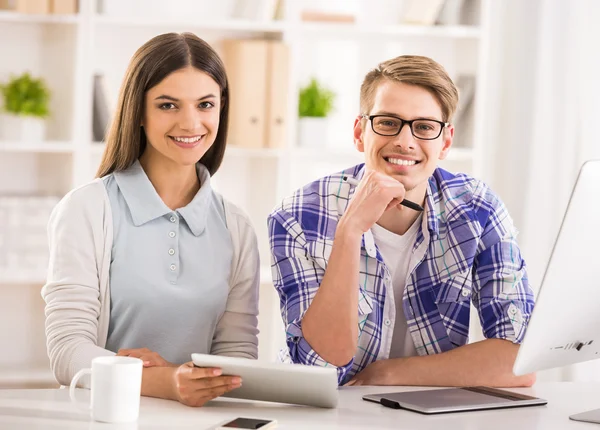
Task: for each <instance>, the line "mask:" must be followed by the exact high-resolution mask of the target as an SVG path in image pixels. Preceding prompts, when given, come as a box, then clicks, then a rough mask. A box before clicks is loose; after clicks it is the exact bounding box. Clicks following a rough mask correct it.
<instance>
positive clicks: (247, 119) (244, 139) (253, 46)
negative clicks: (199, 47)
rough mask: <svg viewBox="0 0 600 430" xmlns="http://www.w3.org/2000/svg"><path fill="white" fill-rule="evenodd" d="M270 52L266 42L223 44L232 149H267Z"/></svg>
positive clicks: (226, 41) (229, 42)
mask: <svg viewBox="0 0 600 430" xmlns="http://www.w3.org/2000/svg"><path fill="white" fill-rule="evenodd" d="M267 52H268V45H267V41H266V40H240V39H230V40H225V41H223V62H224V64H225V70H226V71H227V76H228V78H229V98H230V103H229V134H228V140H229V142H230V143H231V145H234V146H239V147H244V148H262V147H264V146H265V110H266V101H267V100H266V98H267V91H266V89H267V88H266V87H267V82H266V79H265V77H266V75H267Z"/></svg>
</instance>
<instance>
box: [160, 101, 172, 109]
mask: <svg viewBox="0 0 600 430" xmlns="http://www.w3.org/2000/svg"><path fill="white" fill-rule="evenodd" d="M158 108H159V109H162V110H170V109H175V105H174V104H173V103H163V104H161V105H160V106H159V107H158Z"/></svg>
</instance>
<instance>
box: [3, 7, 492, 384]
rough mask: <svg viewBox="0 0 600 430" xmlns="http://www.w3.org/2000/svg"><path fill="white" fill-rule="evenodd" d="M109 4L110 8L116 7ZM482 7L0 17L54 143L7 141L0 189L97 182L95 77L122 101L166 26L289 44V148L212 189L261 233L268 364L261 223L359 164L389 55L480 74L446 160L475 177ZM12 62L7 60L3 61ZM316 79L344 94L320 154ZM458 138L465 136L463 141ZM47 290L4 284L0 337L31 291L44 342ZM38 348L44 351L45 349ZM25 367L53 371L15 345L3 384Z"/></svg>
mask: <svg viewBox="0 0 600 430" xmlns="http://www.w3.org/2000/svg"><path fill="white" fill-rule="evenodd" d="M106 1H107V0H104V2H106ZM109 1H110V2H111V4H113V8H114V4H118V3H119V2H116V1H113V0H109ZM248 1H250V0H248ZM373 1H375V0H373ZM377 1H379V2H381V1H386V0H377ZM466 1H477V0H466ZM480 1H481V2H482V3H481V4H482V6H481V13H480V23H481V24H480V25H479V26H476V27H474V26H430V27H428V26H416V25H394V24H392V23H388V22H379V21H376V22H368V20H367V19H366V18H365V19H364V20H362V19H359V20H358V21H357V23H356V24H326V23H304V22H301V21H300V18H299V17H300V8H301V6H302V1H300V0H299V1H287V2H286V3H285V4H286V8H285V12H284V16H285V19H283V20H281V21H272V22H263V21H251V20H246V19H232V18H227V17H223V16H218V17H211V16H210V15H209V14H208V13H204V14H201V15H194V14H193V13H190V11H189V10H188V9H186V8H180V11H181V13H180V15H179V16H175V13H173V14H171V15H170V16H166V17H162V16H158V17H151V16H139V15H136V16H132V15H131V14H128V13H127V12H124V13H122V14H118V13H116V14H115V13H113V14H112V15H105V14H102V13H99V6H98V4H97V2H96V0H80V2H79V3H80V12H79V14H78V15H75V16H53V15H40V16H36V15H23V14H16V13H12V12H5V11H0V58H3V61H2V62H0V82H1V81H3V80H5V79H6V78H8V77H9V75H10V74H11V73H20V72H23V71H25V70H29V71H30V72H32V73H33V74H34V75H37V76H42V77H44V78H45V79H46V81H47V82H48V84H49V86H50V88H51V90H52V104H51V110H52V117H51V118H50V120H49V122H48V136H47V138H48V140H47V141H44V142H34V143H20V142H0V198H2V195H3V194H10V195H15V194H25V195H55V196H62V195H64V194H65V193H67V192H68V191H69V190H70V189H72V188H73V187H76V186H79V185H81V184H84V183H86V182H87V181H89V180H91V179H92V178H93V177H94V174H95V170H96V168H97V166H98V163H99V160H100V157H101V154H102V151H103V150H104V145H103V144H102V143H99V142H94V141H93V139H92V137H91V123H92V101H93V87H92V84H93V76H94V74H95V73H97V72H100V73H102V74H103V75H104V77H105V78H106V83H107V87H108V90H109V96H110V97H109V99H112V100H116V98H117V91H118V87H119V85H120V82H121V79H122V76H123V74H124V71H125V68H126V65H127V63H128V61H129V58H130V57H131V55H132V54H133V52H134V51H135V50H136V49H137V48H138V47H139V46H141V45H142V44H143V43H144V42H145V41H147V40H148V39H149V38H151V37H153V36H155V35H157V34H160V33H165V32H169V31H177V32H181V31H191V32H194V33H196V34H198V35H199V36H200V37H202V38H204V39H205V40H207V41H208V42H209V43H211V44H212V45H213V46H215V48H216V49H217V51H219V52H220V41H221V40H222V39H225V38H233V37H237V38H267V39H276V40H282V41H284V42H286V43H287V44H288V45H289V46H290V53H291V67H290V70H291V72H290V74H289V78H288V82H289V85H288V91H289V94H290V97H288V99H289V106H288V128H287V141H286V142H285V144H284V145H283V146H282V148H280V149H262V150H260V149H259V150H250V149H244V148H240V147H235V146H229V147H228V148H227V152H226V157H225V161H224V163H223V166H222V168H221V170H220V171H219V172H218V173H217V175H216V176H215V178H214V184H215V187H216V188H217V189H218V190H219V191H221V192H222V193H223V194H224V195H225V196H226V197H228V198H230V199H231V200H233V201H234V202H236V203H238V204H240V205H241V206H242V207H243V208H244V209H245V210H246V211H247V212H248V213H249V214H250V216H251V218H252V220H253V222H254V225H255V228H256V230H257V234H258V237H259V247H260V252H261V259H262V268H261V282H262V284H263V285H262V286H261V288H262V292H263V293H262V298H261V316H260V329H261V339H260V341H261V345H260V351H259V354H260V358H261V359H265V360H271V359H273V358H274V357H275V353H276V351H277V349H278V348H279V345H280V344H281V341H282V340H283V338H282V337H280V336H282V333H283V332H282V326H281V322H280V316H279V302H278V298H277V296H276V295H275V294H274V292H273V288H272V287H271V285H270V279H271V274H270V267H269V265H270V260H269V250H268V238H267V227H266V217H267V215H268V213H269V212H270V211H271V209H272V208H273V207H274V206H275V204H277V203H278V202H280V201H281V199H282V198H283V197H284V196H285V195H287V194H289V193H290V192H291V191H292V190H294V189H295V188H297V187H299V186H301V185H303V184H305V183H307V182H308V181H310V180H314V179H315V178H317V177H318V176H320V175H325V174H327V173H331V172H334V171H336V170H341V169H343V168H346V167H349V166H351V165H353V164H358V163H360V162H361V161H362V154H360V153H358V152H356V151H355V150H354V148H353V143H352V124H353V120H354V117H355V115H356V114H357V113H358V93H359V87H360V83H361V80H362V77H363V76H364V74H365V73H366V72H367V71H368V70H369V69H371V68H373V67H374V66H376V64H377V63H378V62H380V61H383V60H385V59H388V58H391V57H392V56H396V55H401V54H422V55H429V56H431V57H433V58H434V59H436V60H437V61H439V62H441V63H442V64H443V65H444V66H445V67H446V68H447V70H448V71H449V73H450V74H451V75H452V77H457V76H458V75H460V74H461V73H470V74H473V75H475V76H476V77H477V92H476V94H477V95H476V100H475V102H476V109H475V120H474V124H475V125H474V129H473V130H470V131H469V135H470V136H473V138H472V139H471V140H470V141H468V142H465V141H462V142H460V147H458V146H457V147H456V148H453V149H452V150H451V152H450V157H449V158H448V160H445V161H444V162H443V163H442V165H443V166H444V167H446V168H448V169H450V170H459V171H466V172H467V173H472V174H475V175H477V174H478V173H479V172H480V169H481V168H482V157H484V155H485V154H484V152H485V151H484V149H483V145H484V142H481V141H480V139H479V138H478V136H480V135H481V133H480V131H479V130H478V128H477V124H480V123H482V120H481V117H482V115H483V114H484V112H483V111H482V109H481V108H480V106H482V104H483V103H482V99H483V97H484V96H485V93H486V88H487V85H488V83H487V81H486V75H487V73H486V71H487V69H486V67H487V65H486V58H487V57H486V54H485V52H486V47H487V34H486V32H487V31H488V28H487V26H488V24H487V22H488V16H487V15H488V13H489V12H488V11H489V10H490V8H489V4H488V3H489V0H480ZM197 3H198V4H200V3H201V4H202V5H203V6H202V7H203V8H205V9H202V10H203V11H208V10H209V9H207V8H208V7H209V6H210V3H211V2H209V1H207V0H198V2H197ZM213 3H214V4H216V3H215V2H214V1H213ZM217 3H218V2H217ZM225 3H227V2H225ZM360 4H361V7H363V8H369V7H375V6H374V4H371V2H367V1H366V0H364V4H363V3H362V2H360ZM123 7H125V6H123ZM174 7H175V6H174ZM199 7H200V6H199ZM215 7H216V6H215ZM112 12H114V9H113V10H112ZM145 13H146V14H147V13H148V12H147V9H146V10H145ZM365 16H366V15H365ZM360 17H361V15H360V14H359V18H360ZM7 58H9V59H10V60H9V61H4V59H7ZM310 76H316V77H317V78H319V79H320V80H321V81H322V82H324V83H325V84H326V85H328V86H330V87H331V88H333V90H334V91H335V92H336V93H337V95H338V97H337V102H336V109H335V112H334V113H333V115H332V116H331V127H330V133H329V135H328V137H327V138H324V139H323V142H317V145H315V147H314V148H298V147H296V128H297V126H296V123H297V118H296V113H297V94H298V88H299V87H300V85H303V84H305V83H306V82H307V81H308V79H309V77H310ZM457 134H458V133H457ZM459 141H460V135H459V136H457V145H458V144H459ZM0 228H2V226H0ZM43 283H44V279H43V274H42V273H39V272H38V273H29V272H28V270H27V268H23V269H22V270H19V271H18V273H15V275H14V276H13V275H11V276H9V277H7V278H4V279H0V327H1V328H0V330H7V328H8V327H11V330H15V329H16V330H17V331H18V330H19V329H20V328H19V327H16V328H15V326H14V325H13V324H12V322H11V321H9V320H8V319H6V318H7V317H3V316H2V315H7V314H6V312H4V311H5V309H4V307H6V306H8V305H7V304H6V303H10V302H11V301H10V300H8V301H7V302H5V301H4V300H3V295H4V296H9V297H13V298H14V297H18V296H19V295H20V294H21V295H23V294H24V293H23V291H24V290H28V289H30V291H32V292H33V293H30V292H29V293H27V294H25V295H26V296H27V297H33V298H32V299H30V301H29V302H27V300H25V301H21V302H19V305H18V306H19V309H20V312H23V313H26V314H31V318H33V320H34V321H35V324H33V325H32V326H31V327H35V330H37V331H36V332H35V333H34V334H33V335H32V333H30V332H28V331H27V330H29V328H27V327H25V328H23V329H22V330H21V331H22V333H21V336H25V337H27V336H31V337H32V338H33V339H34V340H35V341H36V342H38V343H39V342H43V340H44V337H43V331H42V332H41V333H40V332H39V331H40V330H43V319H44V315H43V307H41V306H40V304H39V300H41V299H39V300H38V298H39V288H40V287H41V285H42V284H43ZM28 291H29V290H28ZM9 314H10V313H9ZM36 348H37V351H44V348H43V345H41V346H40V345H37V346H36ZM3 359H4V361H3ZM23 361H25V362H27V363H28V364H29V365H30V366H31V368H37V369H45V368H47V359H46V357H45V356H44V355H43V354H39V353H38V354H35V355H27V354H24V355H23V354H21V355H20V352H19V351H17V350H13V351H11V352H9V356H8V357H4V358H0V370H1V371H0V387H1V386H2V383H3V379H4V380H6V379H7V376H6V375H9V374H10V369H11V367H10V366H13V367H14V363H17V362H20V363H22V362H23ZM11 363H12V364H11ZM7 372H8V373H7ZM42 373H43V372H42ZM21 375H23V373H21ZM26 379H27V378H25V380H26ZM37 379H38V380H41V379H43V378H37Z"/></svg>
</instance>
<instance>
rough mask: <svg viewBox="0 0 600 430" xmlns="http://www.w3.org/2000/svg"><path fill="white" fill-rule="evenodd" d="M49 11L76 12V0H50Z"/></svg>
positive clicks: (65, 13)
mask: <svg viewBox="0 0 600 430" xmlns="http://www.w3.org/2000/svg"><path fill="white" fill-rule="evenodd" d="M50 13H53V14H57V15H73V14H76V13H77V0H50Z"/></svg>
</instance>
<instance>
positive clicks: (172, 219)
mask: <svg viewBox="0 0 600 430" xmlns="http://www.w3.org/2000/svg"><path fill="white" fill-rule="evenodd" d="M169 221H171V222H175V221H177V218H175V217H174V216H173V215H171V218H169Z"/></svg>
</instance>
